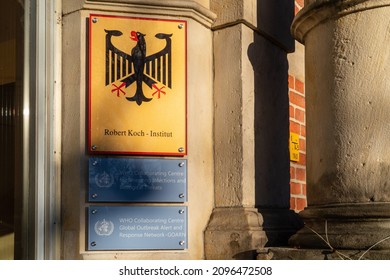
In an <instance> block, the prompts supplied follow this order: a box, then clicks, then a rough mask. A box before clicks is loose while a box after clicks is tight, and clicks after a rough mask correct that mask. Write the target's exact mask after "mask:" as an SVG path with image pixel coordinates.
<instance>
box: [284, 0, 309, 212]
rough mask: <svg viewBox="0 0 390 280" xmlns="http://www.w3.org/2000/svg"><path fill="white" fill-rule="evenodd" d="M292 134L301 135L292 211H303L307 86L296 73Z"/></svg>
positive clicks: (299, 2)
mask: <svg viewBox="0 0 390 280" xmlns="http://www.w3.org/2000/svg"><path fill="white" fill-rule="evenodd" d="M303 2H304V0H296V1H295V14H296V13H297V12H298V11H299V10H300V9H302V7H303ZM288 83H289V98H290V132H293V133H296V134H298V135H299V161H298V162H294V161H291V162H290V193H291V196H290V209H292V210H295V211H297V212H298V211H301V210H303V209H304V208H305V207H306V206H307V201H306V116H305V84H304V81H302V78H301V79H299V78H297V77H296V75H295V73H289V76H288Z"/></svg>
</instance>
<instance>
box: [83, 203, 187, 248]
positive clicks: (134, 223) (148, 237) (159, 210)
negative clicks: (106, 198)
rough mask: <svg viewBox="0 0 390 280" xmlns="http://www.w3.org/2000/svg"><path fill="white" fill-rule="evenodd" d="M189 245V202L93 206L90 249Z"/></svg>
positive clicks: (90, 212) (89, 223)
mask: <svg viewBox="0 0 390 280" xmlns="http://www.w3.org/2000/svg"><path fill="white" fill-rule="evenodd" d="M184 249H187V207H186V206H91V207H89V208H88V250H184Z"/></svg>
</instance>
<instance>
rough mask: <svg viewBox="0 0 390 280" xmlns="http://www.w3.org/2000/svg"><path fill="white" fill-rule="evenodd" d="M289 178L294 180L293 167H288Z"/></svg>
mask: <svg viewBox="0 0 390 280" xmlns="http://www.w3.org/2000/svg"><path fill="white" fill-rule="evenodd" d="M290 178H291V179H295V167H292V166H290Z"/></svg>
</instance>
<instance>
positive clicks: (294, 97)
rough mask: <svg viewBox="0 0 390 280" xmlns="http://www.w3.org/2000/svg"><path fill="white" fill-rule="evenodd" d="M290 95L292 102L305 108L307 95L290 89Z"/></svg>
mask: <svg viewBox="0 0 390 280" xmlns="http://www.w3.org/2000/svg"><path fill="white" fill-rule="evenodd" d="M289 95H290V103H292V104H294V105H297V106H299V107H301V108H305V97H303V96H302V95H299V94H297V93H295V92H293V91H290V94H289Z"/></svg>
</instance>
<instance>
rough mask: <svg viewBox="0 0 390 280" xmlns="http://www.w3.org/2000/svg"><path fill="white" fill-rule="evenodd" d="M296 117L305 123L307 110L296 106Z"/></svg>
mask: <svg viewBox="0 0 390 280" xmlns="http://www.w3.org/2000/svg"><path fill="white" fill-rule="evenodd" d="M290 116H291V114H290ZM295 119H296V120H297V121H299V122H301V123H305V111H303V110H301V109H299V108H295Z"/></svg>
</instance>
